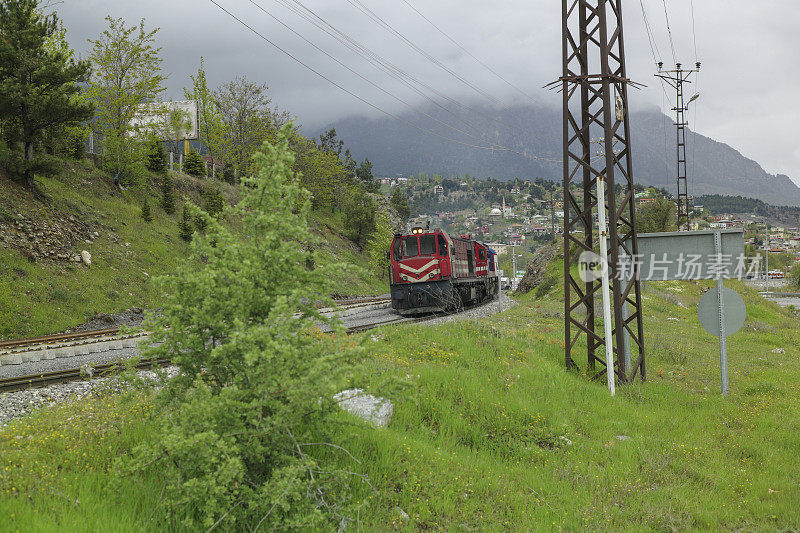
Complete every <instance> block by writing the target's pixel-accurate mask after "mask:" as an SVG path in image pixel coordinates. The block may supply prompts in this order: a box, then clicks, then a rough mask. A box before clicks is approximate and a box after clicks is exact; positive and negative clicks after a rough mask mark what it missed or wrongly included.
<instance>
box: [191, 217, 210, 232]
mask: <svg viewBox="0 0 800 533" xmlns="http://www.w3.org/2000/svg"><path fill="white" fill-rule="evenodd" d="M194 227H195V229H197V231H198V232H200V233H205V232H206V228H207V227H208V222H207V221H206V219H205V218H204V217H203V215H195V217H194Z"/></svg>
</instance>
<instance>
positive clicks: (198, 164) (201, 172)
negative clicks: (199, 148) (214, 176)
mask: <svg viewBox="0 0 800 533" xmlns="http://www.w3.org/2000/svg"><path fill="white" fill-rule="evenodd" d="M183 171H184V172H185V173H186V174H189V175H190V176H194V177H196V178H200V177H203V176H205V175H206V162H205V161H203V158H202V157H200V154H198V153H197V152H195V151H194V150H191V151H190V152H189V153H188V154H186V156H185V157H184V158H183Z"/></svg>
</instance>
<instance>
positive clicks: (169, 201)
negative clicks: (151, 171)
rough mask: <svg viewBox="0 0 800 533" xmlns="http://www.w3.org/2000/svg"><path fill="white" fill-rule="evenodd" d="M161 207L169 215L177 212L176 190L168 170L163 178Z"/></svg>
mask: <svg viewBox="0 0 800 533" xmlns="http://www.w3.org/2000/svg"><path fill="white" fill-rule="evenodd" d="M161 208H162V209H164V212H165V213H167V214H168V215H171V214H172V213H174V212H175V191H174V189H173V186H172V177H171V176H170V175H169V174H167V173H166V172H165V173H164V175H163V177H162V178H161Z"/></svg>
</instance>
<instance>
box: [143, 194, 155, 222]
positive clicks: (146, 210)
mask: <svg viewBox="0 0 800 533" xmlns="http://www.w3.org/2000/svg"><path fill="white" fill-rule="evenodd" d="M142 218H143V219H144V221H145V222H152V221H153V212H152V211H151V210H150V202H149V201H148V200H147V198H145V199H144V203H142Z"/></svg>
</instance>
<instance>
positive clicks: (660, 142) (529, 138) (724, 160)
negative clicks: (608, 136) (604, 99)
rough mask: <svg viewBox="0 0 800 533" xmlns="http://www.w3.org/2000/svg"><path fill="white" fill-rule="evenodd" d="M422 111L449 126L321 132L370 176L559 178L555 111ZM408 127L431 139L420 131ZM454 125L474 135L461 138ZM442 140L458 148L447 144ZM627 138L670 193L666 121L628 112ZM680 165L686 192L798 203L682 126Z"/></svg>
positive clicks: (646, 112)
mask: <svg viewBox="0 0 800 533" xmlns="http://www.w3.org/2000/svg"><path fill="white" fill-rule="evenodd" d="M473 109H475V106H473ZM423 111H424V112H425V113H426V114H428V115H430V116H432V117H434V118H435V119H436V120H437V121H441V122H445V123H448V124H454V126H453V128H448V127H446V126H444V125H442V124H441V122H437V121H434V120H430V119H425V117H421V116H420V115H415V114H412V113H406V114H399V115H398V116H399V117H400V118H401V119H402V120H403V121H405V122H406V123H404V122H401V121H397V120H394V119H392V118H388V117H383V118H368V117H362V116H350V117H346V118H343V119H340V120H338V121H335V122H333V123H331V124H329V125H328V126H327V127H326V128H324V130H328V129H330V128H335V129H336V131H337V133H338V134H339V137H340V138H342V139H343V140H344V141H345V143H346V144H347V146H349V147H350V150H351V152H352V154H353V155H354V156H355V157H356V158H358V159H363V158H364V157H368V158H369V159H370V161H371V162H372V164H373V169H374V172H375V174H376V175H384V176H395V175H403V176H409V175H412V174H417V173H420V172H427V173H438V174H443V175H463V174H470V175H471V176H476V177H481V178H486V177H493V178H496V179H501V180H507V179H513V178H524V179H533V178H545V179H550V180H560V179H561V173H562V169H561V163H560V160H561V136H562V122H561V110H560V109H556V108H549V107H545V106H523V105H516V106H511V107H505V108H499V109H498V108H490V107H480V108H477V111H478V113H476V114H473V115H472V116H470V117H469V118H468V119H465V118H464V117H463V115H461V114H459V113H455V112H454V111H452V110H449V109H442V108H439V107H434V106H430V107H429V108H425V109H423ZM423 119H425V120H423ZM408 123H413V124H416V125H418V126H419V127H420V128H421V129H425V130H428V131H430V132H432V133H433V134H430V133H423V132H421V131H420V130H419V129H416V128H415V127H413V126H411V125H408ZM455 128H458V129H459V130H461V131H467V132H470V131H471V132H479V133H473V137H469V136H465V135H464V134H462V133H460V132H458V131H455ZM324 130H323V131H324ZM446 137H449V138H450V139H456V140H459V141H461V142H463V143H465V144H457V143H455V142H451V141H448V140H447V139H446ZM631 138H632V140H633V145H632V154H633V165H634V166H633V168H634V179H635V181H636V182H637V183H642V184H645V185H655V186H659V187H665V188H666V189H667V190H669V191H672V190H673V189H674V188H675V174H676V170H675V167H676V162H675V127H674V122H673V120H672V119H671V118H669V117H667V116H666V115H664V114H663V113H661V112H660V111H658V110H657V109H655V108H651V109H641V110H636V111H632V113H631ZM479 143H480V144H483V145H484V146H486V145H487V143H494V144H500V145H503V146H508V147H509V148H512V149H513V150H516V151H518V152H521V153H523V154H524V153H526V152H527V155H528V156H532V155H534V154H535V155H536V156H538V157H540V158H542V159H538V160H537V159H532V158H530V157H526V156H525V155H520V154H517V153H512V152H508V151H506V152H502V151H498V150H494V151H492V150H480V149H476V148H473V147H470V146H466V144H473V145H477V144H479ZM548 160H551V161H548ZM553 161H558V162H553ZM687 166H688V182H689V194H690V195H694V196H699V195H703V194H724V195H729V196H743V197H748V198H756V199H760V200H763V201H765V202H768V203H773V204H781V205H787V204H788V205H793V206H798V205H800V187H798V186H797V185H796V184H795V183H794V182H793V181H792V180H791V178H789V176H786V175H784V174H774V175H773V174H770V173H768V172H767V171H765V170H764V169H763V168H762V167H761V165H759V163H758V162H756V161H754V160H752V159H749V158H747V157H745V156H744V155H742V154H741V153H740V152H739V151H738V150H736V149H735V148H733V147H731V146H729V145H727V144H725V143H723V142H720V141H717V140H715V139H712V138H710V137H706V136H704V135H700V134H698V133H696V132H694V131H691V130H689V129H687Z"/></svg>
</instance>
